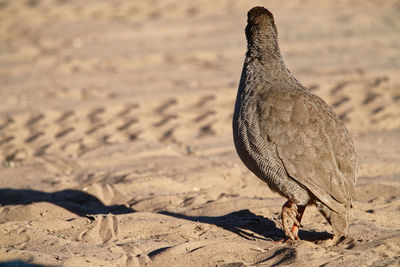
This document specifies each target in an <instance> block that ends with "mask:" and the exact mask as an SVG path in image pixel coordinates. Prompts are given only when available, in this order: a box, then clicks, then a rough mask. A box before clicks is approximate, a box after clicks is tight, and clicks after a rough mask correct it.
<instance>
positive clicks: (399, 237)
mask: <svg viewBox="0 0 400 267" xmlns="http://www.w3.org/2000/svg"><path fill="white" fill-rule="evenodd" d="M255 5H263V6H265V7H267V8H269V9H270V10H271V11H272V12H273V14H274V15H275V21H276V24H277V27H278V32H279V38H280V46H281V51H282V53H283V56H284V58H285V60H286V63H287V64H288V65H289V68H290V69H291V70H292V72H293V73H294V75H295V76H296V77H297V78H298V80H300V81H301V82H302V83H303V84H304V85H305V86H308V87H309V88H310V89H311V90H313V91H314V92H315V93H316V94H317V95H319V96H320V97H322V98H323V99H324V100H325V101H326V102H328V103H329V104H331V105H332V106H333V107H334V109H335V110H336V112H337V113H338V114H339V115H340V117H341V119H342V120H343V121H344V122H345V123H346V125H347V126H348V128H349V129H350V131H351V133H352V135H353V136H354V139H355V144H356V148H357V152H358V157H359V179H358V184H357V202H356V204H357V208H356V209H354V210H353V212H352V220H351V228H350V233H351V235H352V236H353V237H354V240H353V241H352V242H350V243H347V244H343V245H341V246H338V247H327V246H325V245H324V240H327V239H329V238H331V234H330V233H331V230H332V229H331V227H330V226H329V225H328V224H327V222H326V221H325V220H324V219H323V217H322V216H321V215H320V214H319V213H318V212H317V211H316V210H315V208H308V209H307V211H306V214H305V217H304V219H303V225H304V228H302V230H301V231H300V238H302V239H303V240H302V241H300V242H295V243H288V244H280V243H275V242H273V241H274V240H275V241H276V240H280V239H282V238H283V237H284V234H283V232H282V231H281V225H280V209H281V206H282V204H283V203H284V202H285V199H283V198H281V197H280V196H279V195H277V194H274V193H272V192H271V191H270V190H269V189H268V187H267V186H266V185H265V184H264V183H262V182H261V181H259V180H258V179H257V178H256V177H255V176H254V175H253V174H251V173H250V172H249V171H248V170H247V169H246V168H245V167H244V165H243V164H242V163H241V162H240V160H239V159H238V157H237V155H236V152H235V149H234V146H233V141H232V133H231V117H232V113H233V103H234V99H235V97H236V90H237V85H238V81H239V76H240V72H241V69H242V62H243V59H244V54H245V51H246V43H245V36H244V27H245V24H246V14H247V11H248V10H249V9H250V8H251V7H253V6H255ZM399 14H400V1H394V0H385V1H383V0H381V1H372V0H365V1H364V0H363V1H361V0H358V1H356V0H354V1H334V0H327V1H318V0H308V1H300V0H297V1H282V0H280V1H278V0H270V1H228V0H221V1H214V0H199V1H188V0H185V1H176V0H163V1H161V0H151V1H150V0H149V1H93V0H87V1H78V0H26V1H25V0H15V1H11V0H9V1H7V0H1V1H0V163H1V167H0V262H9V261H14V260H20V261H23V262H26V263H34V264H41V265H51V266H59V265H63V266H145V265H147V266H231V267H233V266H250V265H260V266H280V265H293V266H304V264H307V266H322V265H323V266H338V265H340V266H355V265H359V266H366V265H369V266H398V264H399V262H400V256H399V255H400V208H399V206H400V163H399V162H400V50H399V48H400V37H399V36H400V18H399Z"/></svg>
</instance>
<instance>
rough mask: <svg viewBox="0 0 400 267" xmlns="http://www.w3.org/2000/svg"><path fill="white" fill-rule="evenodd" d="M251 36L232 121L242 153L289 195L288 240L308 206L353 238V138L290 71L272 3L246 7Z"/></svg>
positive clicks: (341, 235)
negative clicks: (350, 220) (281, 49)
mask: <svg viewBox="0 0 400 267" xmlns="http://www.w3.org/2000/svg"><path fill="white" fill-rule="evenodd" d="M245 34H246V39H247V52H246V56H245V60H244V63H243V69H242V74H241V78H240V82H239V86H238V91H237V96H236V102H235V107H234V113H233V120H232V126H233V140H234V144H235V148H236V151H237V154H238V156H239V158H240V159H241V160H242V162H243V163H244V165H245V166H246V167H247V168H248V169H249V170H250V171H251V172H252V173H254V174H255V175H256V176H257V177H258V178H260V179H261V180H262V181H264V182H265V183H266V184H267V185H268V187H269V188H270V189H271V190H272V191H274V192H277V193H279V194H280V195H281V196H283V197H284V198H286V199H287V201H286V203H285V204H284V205H283V207H282V211H281V220H282V228H283V230H284V232H285V235H286V236H287V239H286V240H299V239H300V238H299V236H298V231H299V227H302V225H301V220H302V218H303V214H304V212H305V209H306V207H307V206H310V205H315V206H316V208H317V210H318V211H319V212H320V213H321V214H322V215H323V216H324V217H325V219H326V220H327V221H328V223H329V224H330V225H331V226H332V228H333V238H332V241H333V242H335V244H338V243H340V242H341V241H343V240H344V239H346V237H348V233H349V212H350V209H351V208H352V207H353V206H354V205H353V203H354V198H355V184H356V179H357V156H356V152H355V148H354V141H353V139H352V136H351V135H350V133H349V131H348V129H347V128H346V126H345V125H344V123H343V122H342V121H341V120H340V118H339V116H338V115H337V114H336V113H335V112H334V110H333V109H332V108H331V107H330V106H329V105H328V104H327V103H326V102H325V101H324V100H322V99H321V98H320V97H318V96H317V95H315V94H314V93H312V92H311V91H310V90H309V89H307V88H306V87H305V86H303V85H302V84H301V83H300V82H299V81H298V80H297V79H296V78H295V77H294V76H293V75H292V73H291V72H290V71H289V69H288V67H287V66H286V63H285V61H284V60H283V58H282V55H281V52H280V49H279V45H278V31H277V28H276V25H275V22H274V17H273V15H272V13H271V12H270V11H269V10H268V9H266V8H264V7H261V6H257V7H254V8H252V9H251V10H250V11H249V12H248V14H247V26H246V28H245ZM291 223H293V226H292V227H291V229H290V226H291Z"/></svg>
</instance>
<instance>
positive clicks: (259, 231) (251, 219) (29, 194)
mask: <svg viewBox="0 0 400 267" xmlns="http://www.w3.org/2000/svg"><path fill="white" fill-rule="evenodd" d="M39 202H48V203H52V204H55V205H57V206H59V207H62V208H64V209H66V210H68V211H70V212H72V213H75V214H76V215H78V216H81V217H89V218H90V215H96V214H113V215H118V214H129V213H133V212H135V210H134V209H132V208H128V207H126V206H125V205H109V206H107V205H105V204H104V203H103V202H101V201H100V200H99V199H98V198H97V197H95V196H93V195H91V194H89V193H86V192H82V191H79V190H73V189H66V190H61V191H56V192H52V193H47V192H42V191H37V190H31V189H10V188H5V189H0V206H5V205H28V204H32V203H39ZM158 213H159V214H163V215H167V216H171V217H174V218H179V219H185V220H189V221H192V222H200V223H206V224H212V225H216V226H218V227H221V228H223V229H224V230H227V231H230V232H232V233H235V234H237V235H238V236H240V237H242V238H245V239H248V240H257V239H262V240H269V241H281V240H283V239H285V238H286V236H285V233H284V232H283V231H282V230H281V229H280V228H278V227H277V226H276V223H275V222H274V221H273V220H271V219H268V218H265V217H263V216H260V215H256V214H254V213H252V212H251V211H249V210H248V209H245V210H240V211H235V212H231V213H229V214H226V215H223V216H214V217H213V216H188V215H184V214H179V213H174V212H170V211H158ZM299 237H300V239H302V240H307V241H313V242H315V241H321V240H327V239H331V238H332V234H329V233H327V232H314V231H308V230H300V231H299Z"/></svg>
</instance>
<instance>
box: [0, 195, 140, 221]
mask: <svg viewBox="0 0 400 267" xmlns="http://www.w3.org/2000/svg"><path fill="white" fill-rule="evenodd" d="M37 202H49V203H52V204H55V205H57V206H60V207H62V208H64V209H66V210H69V211H70V212H73V213H75V214H76V215H78V216H87V215H95V214H109V213H111V214H126V213H132V212H135V210H133V209H130V208H128V207H126V206H124V205H111V206H106V205H104V204H103V203H102V202H101V201H100V200H99V199H98V198H97V197H95V196H92V195H91V194H88V193H85V192H82V191H79V190H72V189H71V190H62V191H58V192H53V193H46V192H41V191H36V190H30V189H9V188H5V189H0V205H1V206H4V205H28V204H31V203H37Z"/></svg>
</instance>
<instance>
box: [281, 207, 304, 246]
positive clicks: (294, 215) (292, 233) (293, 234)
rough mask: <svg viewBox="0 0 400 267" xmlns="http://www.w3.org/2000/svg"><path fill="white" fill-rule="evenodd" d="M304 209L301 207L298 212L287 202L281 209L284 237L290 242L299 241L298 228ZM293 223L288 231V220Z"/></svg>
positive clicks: (297, 209) (296, 208)
mask: <svg viewBox="0 0 400 267" xmlns="http://www.w3.org/2000/svg"><path fill="white" fill-rule="evenodd" d="M304 210H305V207H303V206H301V207H300V210H299V208H298V207H297V205H296V204H295V203H293V202H291V201H287V202H286V203H285V204H284V205H283V207H282V227H283V230H284V231H285V234H286V236H288V237H289V238H290V239H291V240H300V238H299V235H298V233H299V227H302V225H301V224H300V221H301V218H302V217H303V213H304ZM289 218H290V219H291V220H292V221H293V227H292V229H291V230H289V225H288V219H289Z"/></svg>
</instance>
